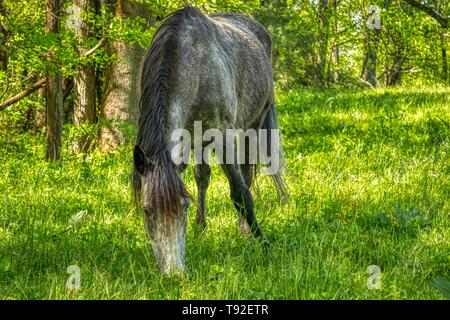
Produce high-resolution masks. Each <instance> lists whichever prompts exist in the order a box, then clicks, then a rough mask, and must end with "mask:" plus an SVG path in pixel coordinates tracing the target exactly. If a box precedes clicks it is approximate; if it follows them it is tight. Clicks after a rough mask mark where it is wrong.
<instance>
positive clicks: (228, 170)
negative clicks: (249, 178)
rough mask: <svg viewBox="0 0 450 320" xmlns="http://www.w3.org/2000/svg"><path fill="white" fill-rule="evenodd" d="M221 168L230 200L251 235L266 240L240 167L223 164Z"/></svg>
mask: <svg viewBox="0 0 450 320" xmlns="http://www.w3.org/2000/svg"><path fill="white" fill-rule="evenodd" d="M222 168H223V171H224V172H225V175H226V176H227V178H228V182H229V183H230V193H231V199H232V200H233V203H234V206H235V208H236V209H237V210H238V211H239V213H240V214H241V216H242V217H244V218H245V220H246V221H247V223H248V225H249V226H250V230H251V231H252V233H253V235H254V236H255V237H261V238H263V239H264V240H267V239H266V237H265V236H264V234H263V232H262V230H261V228H260V227H259V225H258V222H257V221H256V217H255V211H254V207H253V198H252V194H251V193H250V190H249V188H248V186H247V184H246V183H245V181H244V177H243V176H242V173H241V170H240V166H239V165H238V164H224V165H223V166H222Z"/></svg>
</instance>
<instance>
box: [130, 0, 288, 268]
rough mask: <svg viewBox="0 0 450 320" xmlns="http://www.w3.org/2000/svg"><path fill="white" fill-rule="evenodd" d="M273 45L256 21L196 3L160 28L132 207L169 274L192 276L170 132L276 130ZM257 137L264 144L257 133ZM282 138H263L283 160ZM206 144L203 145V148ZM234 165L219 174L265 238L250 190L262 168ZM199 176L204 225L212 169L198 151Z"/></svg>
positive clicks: (147, 83) (150, 58) (147, 70)
mask: <svg viewBox="0 0 450 320" xmlns="http://www.w3.org/2000/svg"><path fill="white" fill-rule="evenodd" d="M271 46H272V45H271V37H270V35H269V33H268V31H267V30H266V29H265V28H264V27H263V26H262V25H261V24H260V23H258V22H257V21H255V20H254V19H252V18H251V17H249V16H247V15H242V14H237V13H213V14H209V15H206V14H203V13H202V12H201V11H200V10H199V9H198V8H196V7H191V6H188V7H184V8H182V9H180V10H177V11H175V12H173V13H172V14H170V15H169V16H168V17H166V18H165V19H164V20H163V22H162V23H161V25H160V26H159V28H158V29H157V31H156V32H155V35H154V37H153V39H152V42H151V44H150V48H149V50H148V52H147V53H146V55H145V56H144V58H143V61H142V67H141V78H140V94H141V96H140V102H139V112H140V115H139V124H138V130H137V137H136V142H135V145H134V151H133V158H134V159H133V173H132V181H133V182H132V184H133V190H134V200H135V204H136V206H137V209H138V210H139V211H142V212H143V218H144V226H145V229H146V231H147V233H148V236H149V238H150V240H151V241H150V242H151V245H152V249H153V253H154V256H155V258H156V261H157V264H158V267H159V269H160V271H161V272H162V273H163V274H172V273H178V272H185V235H186V225H187V207H188V203H189V200H190V199H191V196H190V195H189V193H188V191H187V189H186V186H185V184H184V182H183V172H184V171H185V169H186V167H187V164H186V163H181V164H179V163H175V161H174V159H173V155H172V151H173V150H174V148H175V146H176V141H173V140H172V139H170V136H171V133H172V132H173V131H174V130H177V129H183V130H185V131H187V132H189V133H190V134H193V133H194V123H195V122H198V121H200V122H201V123H202V125H203V127H204V128H205V129H211V128H215V129H217V130H219V132H225V131H226V130H228V129H233V128H235V129H236V128H237V129H242V130H250V129H255V130H257V129H265V130H273V131H277V132H278V131H279V125H278V120H277V115H276V107H275V103H274V81H273V76H272V58H271V51H272V49H271ZM274 137H275V138H274ZM258 139H259V141H261V140H262V139H261V137H260V136H259V137H258ZM276 139H279V140H277V141H280V140H281V137H280V135H278V136H277V135H274V136H271V135H269V136H268V137H267V138H266V139H265V141H266V142H267V144H268V145H269V148H270V152H275V153H277V154H279V155H280V159H281V156H282V148H281V143H278V144H277V147H276V148H272V147H273V145H275V143H274V141H275V140H276ZM243 140H245V139H243ZM247 142H248V141H247ZM234 143H236V141H234ZM249 144H250V142H248V143H247V148H246V151H245V152H247V155H248V153H249V152H248V150H249V146H248V145H249ZM206 147H207V144H205V143H202V144H201V148H206ZM191 148H192V146H189V149H191ZM200 154H201V152H200ZM236 154H237V152H234V159H236V157H237V155H236ZM237 162H238V161H231V162H230V163H229V162H228V161H227V162H226V163H223V164H221V168H222V170H223V172H224V173H225V175H226V178H227V179H228V182H229V186H230V197H231V199H232V201H233V204H234V207H235V208H236V210H237V211H238V212H239V214H240V222H241V228H243V229H246V230H247V231H248V232H251V233H252V234H253V235H254V236H255V237H256V238H259V239H262V240H263V241H265V242H267V241H268V240H267V238H266V237H265V235H264V233H263V232H262V230H261V228H260V226H259V224H258V222H257V219H256V217H255V212H254V211H255V210H254V203H253V198H252V194H251V192H250V187H251V185H252V182H253V180H254V176H255V174H256V169H255V168H256V164H255V163H250V162H249V161H247V162H245V161H244V162H243V163H242V162H241V163H237ZM194 176H195V182H196V186H197V189H198V199H197V212H196V218H195V221H196V224H197V225H199V226H203V227H205V226H206V192H207V189H208V186H209V182H210V179H211V168H210V165H209V164H208V163H207V162H206V161H198V159H197V155H196V164H195V168H194ZM272 178H273V180H274V182H275V186H276V187H277V190H278V191H279V192H280V194H282V195H286V189H285V187H284V182H283V180H282V174H281V170H279V171H277V172H275V173H273V174H272Z"/></svg>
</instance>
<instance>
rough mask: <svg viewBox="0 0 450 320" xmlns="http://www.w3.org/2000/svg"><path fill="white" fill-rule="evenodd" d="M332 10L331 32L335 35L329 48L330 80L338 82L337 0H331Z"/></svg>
mask: <svg viewBox="0 0 450 320" xmlns="http://www.w3.org/2000/svg"><path fill="white" fill-rule="evenodd" d="M333 10H334V24H333V33H334V36H335V39H334V44H333V47H332V48H331V59H332V61H333V63H332V64H333V72H332V80H333V82H335V83H337V82H339V78H340V77H339V45H338V42H339V38H338V37H337V34H338V22H339V21H338V11H337V0H333Z"/></svg>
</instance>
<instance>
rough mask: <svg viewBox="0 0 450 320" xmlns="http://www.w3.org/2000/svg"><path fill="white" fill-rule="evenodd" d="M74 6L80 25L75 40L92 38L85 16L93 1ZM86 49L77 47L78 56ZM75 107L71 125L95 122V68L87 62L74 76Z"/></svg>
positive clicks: (77, 0) (78, 1) (78, 0)
mask: <svg viewBox="0 0 450 320" xmlns="http://www.w3.org/2000/svg"><path fill="white" fill-rule="evenodd" d="M73 3H74V5H77V6H78V7H79V8H80V12H81V20H80V25H79V27H78V28H76V30H75V34H76V37H77V39H78V40H79V41H80V42H83V41H85V40H87V39H88V38H90V37H92V36H93V32H92V26H91V25H89V23H88V21H87V14H88V13H89V12H90V11H93V9H94V1H93V0H74V1H73ZM87 50H88V48H86V47H85V46H83V45H79V46H77V51H78V53H79V55H80V56H83V55H84V54H85V53H86V51H87ZM73 80H74V89H75V105H74V112H73V123H74V125H75V126H78V125H81V124H83V123H85V122H88V123H94V122H95V93H96V86H95V66H94V63H92V62H87V63H85V64H83V65H82V66H80V68H79V69H78V70H77V71H76V72H75V75H74V79H73Z"/></svg>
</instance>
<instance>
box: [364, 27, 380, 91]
mask: <svg viewBox="0 0 450 320" xmlns="http://www.w3.org/2000/svg"><path fill="white" fill-rule="evenodd" d="M379 34H380V30H378V29H375V30H367V43H366V58H365V60H364V61H365V63H364V65H363V77H364V80H365V81H367V82H368V83H370V85H371V86H373V87H375V86H377V84H378V82H377V62H378V61H377V54H376V48H377V46H378V40H379Z"/></svg>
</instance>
